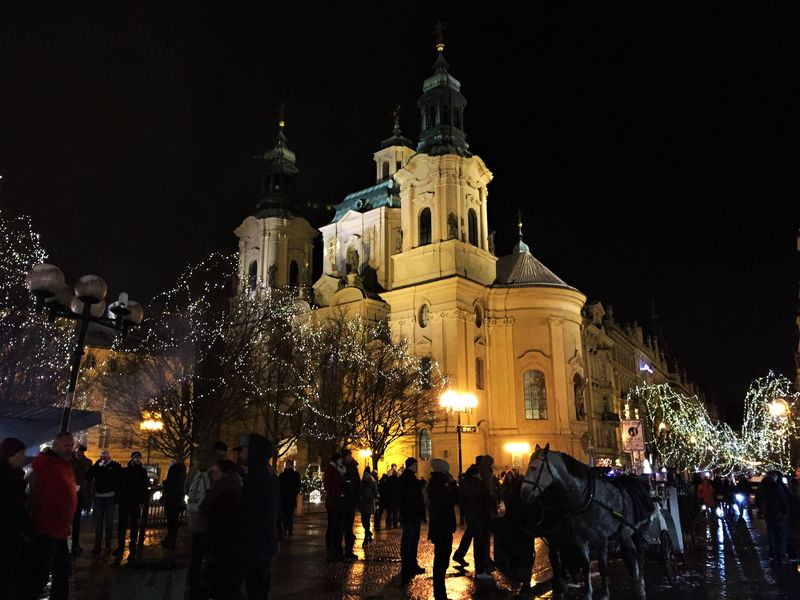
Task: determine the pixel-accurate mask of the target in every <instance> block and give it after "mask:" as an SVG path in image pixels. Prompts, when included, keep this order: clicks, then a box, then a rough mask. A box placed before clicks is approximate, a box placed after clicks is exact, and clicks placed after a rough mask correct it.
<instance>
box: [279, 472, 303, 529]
mask: <svg viewBox="0 0 800 600" xmlns="http://www.w3.org/2000/svg"><path fill="white" fill-rule="evenodd" d="M278 479H279V480H280V483H281V516H282V517H283V531H284V533H285V534H286V535H292V532H293V529H294V509H295V507H296V506H297V496H298V494H300V473H298V472H297V471H295V470H294V461H293V460H287V461H286V463H284V466H283V473H281V474H280V475H278Z"/></svg>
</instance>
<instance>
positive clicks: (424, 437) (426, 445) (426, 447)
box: [419, 429, 433, 460]
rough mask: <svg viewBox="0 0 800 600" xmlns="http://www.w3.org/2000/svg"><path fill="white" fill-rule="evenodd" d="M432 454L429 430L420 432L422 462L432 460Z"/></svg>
mask: <svg viewBox="0 0 800 600" xmlns="http://www.w3.org/2000/svg"><path fill="white" fill-rule="evenodd" d="M432 453H433V445H432V444H431V432H430V431H429V430H428V429H423V430H422V431H420V432H419V457H420V458H421V459H422V460H430V459H431V454H432Z"/></svg>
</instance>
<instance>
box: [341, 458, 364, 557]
mask: <svg viewBox="0 0 800 600" xmlns="http://www.w3.org/2000/svg"><path fill="white" fill-rule="evenodd" d="M342 459H343V461H344V467H345V473H344V476H343V478H342V486H343V488H344V521H343V524H344V557H345V558H346V559H348V560H356V559H357V558H358V556H356V555H355V554H354V553H353V546H354V545H355V543H356V536H355V534H354V533H353V521H355V518H356V509H357V508H358V492H359V489H360V487H361V477H360V475H359V474H358V463H356V461H355V459H354V458H353V453H352V451H350V450H348V449H347V448H345V449H344V450H342Z"/></svg>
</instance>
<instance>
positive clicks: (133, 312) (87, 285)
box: [26, 263, 144, 432]
mask: <svg viewBox="0 0 800 600" xmlns="http://www.w3.org/2000/svg"><path fill="white" fill-rule="evenodd" d="M26 282H27V285H28V289H29V290H30V291H31V293H33V295H34V296H36V304H37V307H39V308H44V309H46V310H47V312H48V319H49V320H50V322H53V321H54V320H55V319H56V318H57V317H61V318H66V319H72V320H73V321H77V327H76V332H77V339H76V342H75V349H74V350H73V352H72V366H71V370H70V377H69V386H68V387H67V398H66V402H65V404H64V413H63V415H62V417H61V429H60V431H62V432H64V431H67V430H68V429H69V420H70V416H71V414H72V404H73V402H74V400H75V385H76V384H77V382H78V373H79V371H80V367H81V357H82V356H83V349H84V346H85V344H86V332H87V331H88V329H89V323H98V324H100V325H103V326H105V327H108V328H110V329H112V330H113V331H115V332H116V333H121V334H122V335H123V336H124V335H125V334H126V333H127V331H128V328H129V327H130V326H131V325H135V324H138V323H140V322H141V321H142V317H143V316H144V314H143V311H142V307H141V305H140V304H139V303H138V302H134V301H133V300H128V294H126V293H125V292H122V293H120V295H119V298H118V299H117V300H116V301H115V302H112V303H111V304H110V305H109V306H108V309H107V310H106V303H105V298H106V293H107V292H108V286H107V285H106V282H105V281H104V280H103V279H102V278H101V277H98V276H97V275H84V276H83V277H79V278H78V281H76V282H75V287H74V289H73V288H71V287H70V286H69V285H67V283H66V281H65V279H64V273H62V272H61V269H59V268H58V267H56V266H54V265H49V264H46V263H42V264H40V265H36V266H34V267H33V268H32V269H31V270H30V272H29V273H28V276H27V278H26Z"/></svg>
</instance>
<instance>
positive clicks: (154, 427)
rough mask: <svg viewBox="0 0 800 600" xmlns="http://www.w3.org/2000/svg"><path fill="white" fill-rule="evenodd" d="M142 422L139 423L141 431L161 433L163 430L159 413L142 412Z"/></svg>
mask: <svg viewBox="0 0 800 600" xmlns="http://www.w3.org/2000/svg"><path fill="white" fill-rule="evenodd" d="M142 417H143V418H142V422H141V423H139V429H141V430H142V431H149V432H153V431H161V430H162V429H164V422H163V421H162V420H161V413H159V412H155V411H149V410H146V411H144V414H143V415H142Z"/></svg>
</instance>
